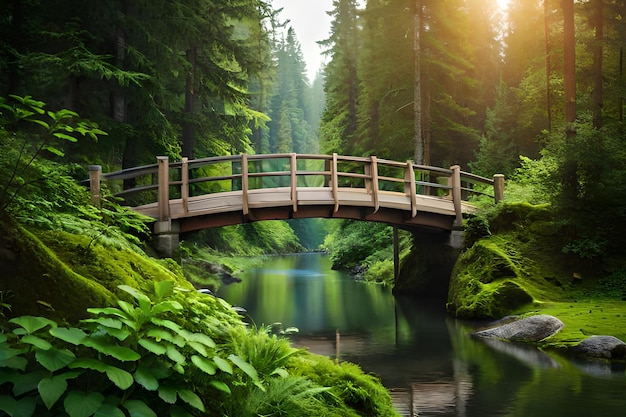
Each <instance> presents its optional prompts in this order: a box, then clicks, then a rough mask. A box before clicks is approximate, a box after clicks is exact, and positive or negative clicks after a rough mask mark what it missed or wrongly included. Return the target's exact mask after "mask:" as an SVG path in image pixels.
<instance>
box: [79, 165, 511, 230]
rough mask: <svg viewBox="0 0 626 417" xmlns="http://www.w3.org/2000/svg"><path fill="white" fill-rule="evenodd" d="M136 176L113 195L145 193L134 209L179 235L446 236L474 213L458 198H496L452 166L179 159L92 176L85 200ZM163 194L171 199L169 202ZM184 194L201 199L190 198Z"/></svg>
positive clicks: (483, 181)
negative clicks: (390, 227)
mask: <svg viewBox="0 0 626 417" xmlns="http://www.w3.org/2000/svg"><path fill="white" fill-rule="evenodd" d="M173 173H174V174H173ZM207 173H211V175H208V174H207ZM142 176H143V177H144V178H145V177H148V178H149V179H151V180H149V183H148V184H145V181H144V183H142V185H139V186H135V187H134V188H132V189H130V190H123V191H121V192H120V193H119V194H120V195H124V196H126V197H127V196H129V195H131V194H133V193H145V192H149V193H150V192H151V193H152V194H151V197H148V198H149V199H152V201H149V200H148V202H147V203H146V197H144V198H142V199H141V200H140V201H142V202H143V203H145V204H135V205H134V206H133V209H134V210H136V211H137V212H139V213H142V214H145V215H147V216H150V217H153V218H154V219H156V220H158V221H161V222H163V221H171V220H176V221H178V222H179V223H180V227H181V231H190V230H197V229H200V228H206V227H217V226H224V225H230V224H237V223H242V222H249V221H256V220H269V219H290V218H304V217H337V218H350V219H360V220H370V221H380V222H385V223H390V224H395V225H399V226H401V227H402V226H404V227H417V226H426V227H436V228H440V229H446V230H450V229H452V227H453V225H454V224H455V223H456V224H459V223H460V221H461V216H462V214H463V213H468V212H471V211H473V210H474V207H473V206H472V205H471V204H469V203H468V202H467V201H465V199H464V197H466V196H467V195H470V194H475V193H478V194H484V191H483V190H484V189H485V186H486V187H487V189H489V188H492V189H493V190H494V197H495V198H496V200H498V198H499V196H500V195H501V190H498V185H499V181H496V180H490V179H487V178H482V177H478V176H475V175H472V174H469V173H464V172H462V171H461V170H460V168H459V167H458V166H454V167H451V168H450V169H444V168H438V167H429V166H422V165H416V164H413V163H412V162H411V161H407V162H406V163H403V162H396V161H388V160H379V159H377V158H376V157H375V156H372V157H353V156H338V155H336V154H333V155H297V154H273V155H237V156H225V157H215V158H205V159H200V160H193V161H188V160H187V159H186V158H183V160H182V161H181V162H175V163H169V161H168V160H167V158H165V157H159V158H158V163H157V164H155V165H150V166H145V167H137V168H132V169H129V170H124V171H120V172H116V173H111V174H105V175H103V176H101V173H100V172H99V171H98V170H93V171H92V176H91V189H92V195H94V196H95V191H97V192H98V193H99V186H100V179H101V177H102V178H104V179H108V180H117V181H121V180H128V179H129V178H132V179H133V180H137V182H141V180H139V179H140V178H141V177H142ZM154 179H157V182H156V183H155V182H154ZM309 183H311V185H309ZM475 184H478V185H479V187H478V188H474V186H473V185H475ZM480 186H482V187H483V188H482V189H481V188H480ZM170 190H174V193H175V194H176V196H175V198H170ZM190 190H194V192H195V193H196V194H200V193H201V194H200V195H190ZM209 190H212V191H209ZM155 191H156V193H155ZM155 197H156V198H155ZM500 198H501V197H500ZM155 200H156V201H155Z"/></svg>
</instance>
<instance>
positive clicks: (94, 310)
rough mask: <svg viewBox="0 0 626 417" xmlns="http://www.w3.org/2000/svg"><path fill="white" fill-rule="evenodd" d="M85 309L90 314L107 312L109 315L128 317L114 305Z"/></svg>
mask: <svg viewBox="0 0 626 417" xmlns="http://www.w3.org/2000/svg"><path fill="white" fill-rule="evenodd" d="M87 311H88V312H89V313H91V314H108V315H110V316H117V317H120V318H127V317H128V316H127V315H126V314H125V313H124V312H123V311H122V310H120V309H119V308H115V307H104V308H88V309H87Z"/></svg>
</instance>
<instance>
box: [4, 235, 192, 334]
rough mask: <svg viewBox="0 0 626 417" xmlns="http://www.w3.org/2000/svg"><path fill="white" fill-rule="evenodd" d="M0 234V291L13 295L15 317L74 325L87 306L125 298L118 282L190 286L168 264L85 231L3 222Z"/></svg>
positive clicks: (141, 285) (145, 287)
mask: <svg viewBox="0 0 626 417" xmlns="http://www.w3.org/2000/svg"><path fill="white" fill-rule="evenodd" d="M2 232H3V233H2V238H1V239H0V248H1V249H0V257H2V258H3V259H0V272H1V273H2V276H3V280H2V288H0V290H11V291H12V292H13V293H14V294H16V297H14V298H13V299H12V300H11V304H12V307H13V309H12V311H13V313H14V314H15V315H24V314H31V315H45V316H46V317H50V318H53V319H55V320H66V321H68V322H70V323H75V322H76V321H78V320H79V319H82V318H84V317H85V314H86V309H87V308H89V307H93V306H105V305H111V304H113V303H114V302H115V300H116V298H117V297H118V296H123V294H120V293H119V289H118V288H117V287H118V285H122V284H125V285H130V286H132V287H135V288H139V289H141V290H142V291H148V290H149V288H150V282H151V281H155V280H156V281H159V280H165V279H167V280H174V281H176V283H177V285H178V286H181V287H183V288H192V287H191V285H190V284H189V283H188V282H187V281H185V280H184V278H183V277H182V275H179V274H177V271H176V268H174V267H173V265H171V264H170V263H167V262H164V261H157V260H155V259H151V258H148V257H147V256H146V255H145V254H142V253H140V252H136V251H133V250H131V249H129V247H127V246H123V245H120V246H118V247H115V246H106V247H105V246H103V245H100V244H99V243H97V242H94V241H92V239H91V238H90V237H88V236H85V235H75V234H71V233H67V232H62V231H36V230H35V231H29V230H26V229H25V228H23V227H21V226H18V225H15V224H7V223H4V224H3V225H2ZM166 266H167V267H166ZM4 277H6V278H4Z"/></svg>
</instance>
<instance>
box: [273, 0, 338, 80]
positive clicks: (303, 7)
mask: <svg viewBox="0 0 626 417" xmlns="http://www.w3.org/2000/svg"><path fill="white" fill-rule="evenodd" d="M272 5H273V6H274V9H280V8H281V7H283V8H284V9H283V11H282V13H281V14H280V18H281V19H282V20H287V19H289V20H290V21H291V22H290V23H289V24H288V26H291V27H293V30H294V31H295V32H296V36H297V38H298V41H299V42H300V46H301V48H302V54H303V55H304V61H305V63H306V69H307V76H308V78H309V80H311V81H312V80H313V78H315V74H316V73H317V70H318V69H319V68H320V66H321V65H322V63H323V62H325V58H324V57H323V56H322V48H321V47H320V46H319V45H318V44H316V43H315V42H317V41H321V40H324V39H327V38H328V35H329V33H330V23H331V17H330V16H328V15H327V14H326V11H329V10H332V8H333V0H272Z"/></svg>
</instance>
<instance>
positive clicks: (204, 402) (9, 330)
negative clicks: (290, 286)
mask: <svg viewBox="0 0 626 417" xmlns="http://www.w3.org/2000/svg"><path fill="white" fill-rule="evenodd" d="M113 227H115V226H111V227H110V228H111V229H113ZM0 275H1V276H2V277H3V278H2V282H1V286H0V336H1V337H0V351H1V352H5V354H7V353H11V354H12V355H13V356H15V355H18V356H19V357H15V358H14V359H15V360H19V361H22V362H23V361H26V362H24V363H29V364H32V366H29V367H28V368H27V369H22V368H19V369H17V368H15V365H14V363H13V362H12V361H0V372H3V371H7V372H9V370H10V373H11V375H16V378H19V377H23V378H27V377H31V376H32V377H33V378H35V377H37V375H39V374H37V373H36V372H35V371H37V372H39V371H38V370H39V369H40V368H41V367H42V366H43V367H44V368H46V369H48V371H47V372H46V373H45V375H48V374H49V373H50V372H56V373H55V374H54V375H56V374H57V373H58V374H59V375H61V376H62V375H65V374H64V372H70V373H73V374H76V376H75V377H72V378H69V379H68V380H67V384H64V387H65V388H63V389H61V390H60V391H58V393H57V394H58V395H55V399H54V401H53V399H52V398H51V397H50V396H49V395H48V392H47V391H44V392H43V394H42V393H40V392H39V391H38V390H36V389H35V390H32V391H29V392H25V393H23V395H22V394H21V396H20V398H19V400H20V401H21V400H22V399H23V397H24V398H28V399H29V401H31V400H32V401H39V400H38V398H40V396H43V401H44V402H45V404H46V406H47V407H48V409H53V410H55V412H58V413H61V412H62V409H63V407H64V406H66V407H67V406H68V404H69V405H71V406H76V404H77V402H80V398H88V399H89V400H90V401H92V403H91V406H93V407H95V408H94V409H93V412H97V411H98V410H100V408H101V407H104V408H103V409H102V410H101V413H106V412H105V409H107V410H108V412H112V410H111V407H110V406H109V405H107V404H104V403H102V401H100V396H101V395H107V396H109V397H110V398H118V399H120V405H119V407H121V408H125V409H129V408H128V407H131V405H133V406H136V407H140V406H141V407H142V409H143V410H144V411H146V410H149V407H157V406H158V407H159V409H157V408H153V410H149V411H153V413H154V414H150V413H149V414H145V415H165V413H168V414H167V415H169V411H168V410H170V411H171V410H174V409H176V410H178V411H176V410H174V411H172V412H178V413H179V414H178V415H188V414H185V413H183V414H180V413H181V412H183V410H186V409H187V410H189V411H193V412H194V413H197V415H203V416H221V415H225V414H229V415H259V414H268V413H271V412H272V410H276V409H278V408H280V409H281V410H283V413H282V415H285V416H301V415H327V416H335V417H345V416H353V417H356V416H357V415H358V416H370V417H386V416H393V415H397V414H396V412H395V411H394V410H393V406H392V402H391V397H390V396H389V394H388V393H387V391H386V389H385V388H384V387H383V386H382V384H381V383H380V380H379V379H378V378H377V377H375V376H372V375H367V374H365V373H364V372H363V371H362V370H361V369H360V368H359V367H358V366H356V365H351V364H337V363H335V362H333V361H331V360H330V359H328V358H325V357H322V356H318V355H314V354H310V353H307V352H305V351H302V350H298V349H295V348H293V347H291V346H290V344H289V342H288V341H287V340H285V339H281V338H278V337H276V336H272V335H270V334H268V333H267V332H266V331H265V329H264V328H259V329H250V328H249V327H247V326H246V325H245V324H244V323H243V322H242V320H241V317H239V316H238V315H237V314H236V312H235V311H234V310H233V309H232V308H231V307H230V305H228V304H227V303H226V302H224V301H223V300H221V299H219V298H216V297H212V296H209V295H204V294H200V293H199V292H197V291H195V288H194V287H193V286H192V285H191V284H190V283H189V281H187V279H186V278H185V277H184V273H183V268H181V266H180V265H179V264H177V263H176V262H174V261H173V260H172V259H165V260H158V259H154V258H151V257H149V256H147V255H146V254H145V253H144V252H143V250H142V249H141V248H140V247H139V246H137V245H136V244H135V243H131V242H128V241H125V240H124V239H123V238H122V237H121V235H115V234H114V233H113V231H112V230H111V231H110V232H109V234H108V235H107V236H106V239H105V238H102V239H99V238H98V236H96V237H92V236H88V235H83V234H80V233H79V234H75V233H70V232H67V231H62V230H47V229H35V228H30V229H28V228H26V227H24V226H21V225H19V224H17V223H12V222H6V221H5V222H0ZM25 316H26V317H25ZM20 317H21V318H20ZM120 318H122V320H121V321H120ZM84 319H88V320H87V321H83V320H84ZM19 326H22V327H24V328H25V329H26V331H27V332H28V336H29V337H30V339H28V338H27V337H22V336H23V334H24V333H20V329H19V328H18V329H17V330H16V328H17V327H19ZM57 328H58V329H62V330H59V331H57V330H53V329H57ZM35 334H36V336H34V335H35ZM98 335H99V336H98ZM129 335H132V336H131V337H129ZM151 335H152V336H151ZM33 338H35V339H36V343H35V345H36V346H35V347H33V346H32V343H33V342H32V341H33V340H35V339H33ZM155 338H156V339H155ZM104 339H106V340H104ZM29 340H30V342H29ZM137 341H139V343H137ZM157 342H158V343H157ZM29 343H30V344H29ZM111 346H115V349H114V348H112V347H111ZM25 347H30V348H29V349H26V348H25ZM50 349H52V352H66V353H65V354H64V356H63V357H64V358H65V359H64V362H63V363H59V364H58V365H55V368H54V369H53V370H52V371H51V370H50V369H49V368H47V367H48V366H49V364H48V362H46V361H44V360H43V359H40V356H39V355H35V356H34V354H35V352H36V351H37V352H39V351H44V350H45V351H48V350H50ZM164 349H165V350H164ZM18 352H20V353H18ZM22 356H23V357H22ZM120 361H121V362H120ZM142 363H151V364H152V365H153V366H154V367H155V368H154V369H160V370H162V371H163V373H158V374H153V373H152V371H150V372H148V373H146V369H144V368H145V367H143V368H142V365H141V364H142ZM76 368H78V369H80V372H75V371H72V370H73V369H76ZM33 369H35V371H33ZM150 369H152V368H150ZM42 370H43V368H42ZM32 372H35V373H32ZM159 372H160V371H159ZM31 373H32V375H31ZM101 373H102V374H101ZM183 374H184V375H185V382H184V386H183V385H181V381H180V378H179V375H183ZM68 375H69V374H68ZM79 375H84V377H78V376H79ZM101 375H104V376H106V377H105V378H104V379H102V378H99V376H101ZM85 378H92V379H93V380H94V381H95V380H98V381H102V384H101V385H93V384H85ZM15 381H17V379H15ZM15 381H14V379H13V378H9V380H5V381H3V382H2V383H0V390H2V392H11V390H13V391H15V389H13V388H12V384H14V383H17V382H15ZM37 381H38V380H37ZM55 381H56V380H55ZM63 381H65V379H63ZM36 385H37V384H35V386H36ZM87 386H89V388H86V387H87ZM165 386H174V387H178V388H176V390H175V391H173V395H174V397H171V395H170V396H166V394H164V393H162V392H161V391H162V390H161V389H160V388H159V387H165ZM85 389H87V391H85ZM164 389H165V388H164ZM157 390H158V395H157ZM168 392H170V391H168ZM364 392H366V393H367V394H368V395H367V396H363V395H361V394H362V393H364ZM77 393H80V395H78V394H77ZM170 394H171V392H170ZM177 394H178V395H177ZM168 395H169V394H168ZM163 396H166V399H168V400H167V401H165V400H163ZM102 398H104V397H102ZM122 398H124V399H125V400H124V401H121V399H122ZM172 398H173V399H172ZM177 398H178V399H177ZM242 399H244V400H242ZM15 400H18V399H15ZM164 401H165V402H167V404H164V403H163V402H164ZM172 401H173V402H174V403H175V404H174V405H172V404H173V403H172ZM100 403H102V404H100ZM126 403H128V406H127V405H126ZM131 403H132V404H131ZM33 404H34V402H33ZM37 404H43V403H41V401H39V402H38V403H37ZM2 407H3V406H0V409H1V410H4V411H7V410H6V409H5V408H2ZM42 407H43V405H42ZM107 407H108V408H107ZM146 407H148V408H146ZM114 408H115V407H114ZM113 411H115V410H113ZM118 411H119V409H118ZM8 412H9V414H10V413H11V412H12V411H11V410H8ZM42 412H43V411H42ZM162 413H163V414H162ZM187 413H188V412H187ZM118 414H119V412H118Z"/></svg>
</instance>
